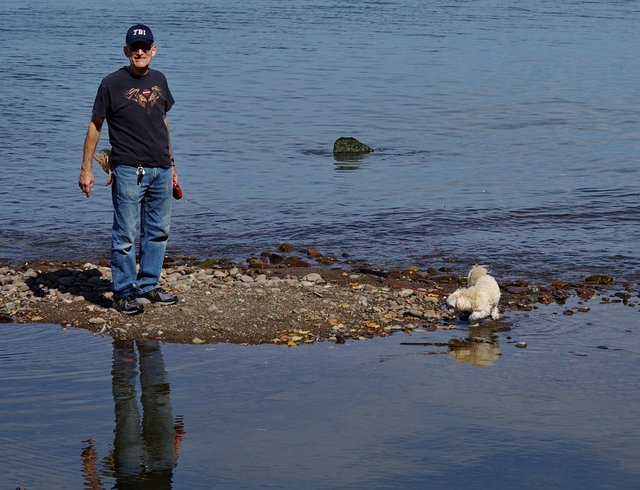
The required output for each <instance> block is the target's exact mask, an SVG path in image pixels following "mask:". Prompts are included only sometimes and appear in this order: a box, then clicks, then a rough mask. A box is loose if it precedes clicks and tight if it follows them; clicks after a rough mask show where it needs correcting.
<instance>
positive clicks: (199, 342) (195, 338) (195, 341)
mask: <svg viewBox="0 0 640 490" xmlns="http://www.w3.org/2000/svg"><path fill="white" fill-rule="evenodd" d="M191 343H192V344H204V340H202V339H199V338H198V337H194V339H193V340H192V341H191Z"/></svg>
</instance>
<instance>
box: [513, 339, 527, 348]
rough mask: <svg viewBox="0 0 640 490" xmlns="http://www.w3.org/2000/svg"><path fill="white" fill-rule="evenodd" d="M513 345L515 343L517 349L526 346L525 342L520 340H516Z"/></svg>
mask: <svg viewBox="0 0 640 490" xmlns="http://www.w3.org/2000/svg"><path fill="white" fill-rule="evenodd" d="M515 345H516V347H517V348H518V349H526V348H527V343H526V342H522V341H521V342H516V344H515Z"/></svg>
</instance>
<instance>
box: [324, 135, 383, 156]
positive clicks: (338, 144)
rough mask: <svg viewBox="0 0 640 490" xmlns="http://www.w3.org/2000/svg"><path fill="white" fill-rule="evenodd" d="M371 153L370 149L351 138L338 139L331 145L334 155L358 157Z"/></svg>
mask: <svg viewBox="0 0 640 490" xmlns="http://www.w3.org/2000/svg"><path fill="white" fill-rule="evenodd" d="M372 151H373V149H372V148H370V147H369V146H367V145H365V144H364V143H361V142H360V141H358V140H357V139H355V138H351V137H342V138H338V139H337V140H335V142H334V143H333V153H334V154H345V153H346V154H351V155H358V154H361V153H371V152H372Z"/></svg>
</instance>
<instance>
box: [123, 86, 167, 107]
mask: <svg viewBox="0 0 640 490" xmlns="http://www.w3.org/2000/svg"><path fill="white" fill-rule="evenodd" d="M124 96H125V97H126V98H127V99H128V100H132V101H134V102H137V103H138V105H139V106H140V107H142V108H144V109H147V110H149V109H151V108H152V107H153V106H154V105H156V104H157V103H158V101H159V100H160V97H161V96H162V90H160V87H158V86H157V85H154V86H153V87H151V88H150V89H148V88H145V89H142V90H140V89H139V88H130V89H129V90H125V92H124Z"/></svg>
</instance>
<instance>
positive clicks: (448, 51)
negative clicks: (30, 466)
mask: <svg viewBox="0 0 640 490" xmlns="http://www.w3.org/2000/svg"><path fill="white" fill-rule="evenodd" d="M154 5H155V8H154V9H153V12H145V15H144V19H143V20H144V21H145V22H147V23H149V24H150V25H151V26H152V27H153V28H154V30H155V33H156V38H157V41H158V44H159V54H158V56H157V58H156V59H155V61H154V66H156V67H157V68H158V69H160V70H162V71H164V72H165V73H166V74H167V76H168V78H169V80H170V83H171V86H172V88H173V92H174V95H175V98H176V100H177V104H176V106H175V108H174V110H172V111H171V112H172V113H171V126H172V130H173V135H174V140H175V149H176V154H177V159H178V165H179V170H180V173H181V176H182V184H183V188H184V191H185V198H184V200H183V201H181V202H178V203H176V206H175V210H174V222H173V234H172V238H171V240H170V253H172V254H183V255H195V256H198V257H208V256H212V257H227V258H232V259H238V260H244V259H245V258H247V257H248V256H250V255H252V254H257V253H260V252H262V251H264V250H273V249H274V248H275V247H276V246H277V245H278V244H279V243H281V242H282V241H289V242H293V243H295V244H297V245H301V246H303V245H305V246H308V245H314V246H317V247H319V248H320V249H321V250H322V251H323V252H325V253H334V254H340V253H341V252H342V251H347V252H349V253H351V254H352V255H353V256H355V257H356V258H362V259H364V260H368V261H370V262H373V263H375V264H381V265H383V266H387V267H392V266H395V265H400V264H407V263H413V262H415V263H418V264H422V265H432V264H433V263H434V262H435V263H438V262H443V261H453V262H462V263H463V264H464V265H463V266H462V268H463V269H466V267H467V266H468V265H469V264H471V263H475V262H488V263H490V264H491V265H492V266H493V268H494V269H495V270H500V271H504V274H508V273H512V274H519V273H526V272H532V273H534V274H539V273H542V272H549V273H554V274H556V275H558V274H563V275H574V274H575V275H582V274H583V273H584V272H598V271H602V270H606V271H611V272H614V273H615V274H617V275H619V274H629V273H630V271H637V270H638V266H639V265H640V261H639V259H638V257H639V256H640V255H639V254H638V253H637V250H638V249H637V243H638V240H639V239H640V231H639V230H640V226H639V225H640V222H639V220H640V212H639V211H640V204H639V202H640V201H639V196H640V191H639V189H640V170H639V165H638V157H637V155H638V153H639V149H640V143H639V142H640V138H639V136H640V133H639V131H638V123H639V122H640V112H639V111H638V109H637V103H636V102H637V99H638V95H639V94H638V88H637V83H636V80H637V79H638V78H639V77H640V68H639V65H638V63H637V62H636V60H637V59H638V55H639V54H640V53H639V52H638V49H640V48H638V43H637V42H636V33H637V21H636V20H637V18H638V15H639V14H640V11H639V10H638V6H637V5H636V4H635V3H634V2H620V1H606V2H588V3H585V2H573V1H568V2H561V3H560V4H558V2H551V1H547V0H533V1H529V2H524V3H523V2H516V3H515V4H514V3H513V2H506V1H501V0H497V1H493V2H448V1H434V2H423V1H418V0H410V1H403V2H399V1H395V0H391V1H351V2H336V1H332V0H320V1H316V2H310V1H306V0H294V1H290V2H286V3H283V2H277V1H273V0H252V1H250V2H245V3H243V5H242V6H236V5H234V4H230V3H229V2H221V1H213V2H198V1H183V2H177V1H175V0H160V1H159V2H156V3H155V4H154ZM120 7H122V8H120ZM0 14H1V15H2V18H3V26H2V27H1V28H0V43H1V44H2V45H3V46H5V48H6V49H3V50H2V53H0V61H2V65H3V66H4V71H3V77H2V80H0V84H1V90H2V93H3V98H2V100H0V111H2V113H3V114H4V117H3V119H2V121H0V149H1V151H2V155H3V172H2V175H1V176H0V179H2V180H1V182H2V186H1V188H0V198H1V199H2V203H3V206H2V210H1V211H0V213H1V216H2V221H3V227H2V230H1V231H0V258H2V257H4V258H6V259H9V260H13V261H15V260H30V259H45V260H60V259H70V258H79V259H85V258H87V259H89V258H96V257H105V256H108V248H109V243H108V241H109V228H110V219H111V217H110V198H109V192H108V189H106V188H98V189H97V191H96V192H95V195H94V196H93V197H92V198H91V199H89V200H87V199H85V198H84V196H83V195H82V194H81V193H80V192H79V190H78V189H77V186H76V180H77V173H78V168H79V162H80V158H81V150H82V139H83V137H84V132H85V128H86V125H87V123H88V119H89V116H90V111H91V105H92V103H93V98H94V95H95V91H96V88H97V85H98V83H99V80H100V79H101V78H102V77H103V76H104V75H106V74H107V73H109V72H111V71H113V70H114V69H116V68H118V67H119V66H120V65H121V64H123V63H124V61H126V60H125V59H124V57H122V55H121V51H120V50H121V48H120V45H121V44H122V37H123V29H124V28H125V26H126V25H129V24H130V23H132V22H134V21H137V20H139V19H138V17H139V16H133V17H132V15H131V13H130V12H129V8H125V4H124V3H122V2H119V1H116V2H111V3H110V4H109V9H106V8H104V7H103V6H102V3H101V2H98V1H97V0H88V1H86V0H85V1H82V2H80V1H79V0H66V1H64V2H57V3H56V4H55V5H52V4H51V3H50V2H45V1H34V2H29V5H28V6H25V4H24V2H18V1H17V0H7V1H5V2H3V3H2V6H0ZM134 17H135V19H134ZM78 26H83V27H82V29H79V28H78ZM98 32H99V34H98ZM25 60H28V62H26V61H25ZM345 135H352V136H355V137H358V138H360V139H361V140H363V141H365V142H366V143H368V144H369V145H371V146H373V147H374V148H375V149H376V152H375V153H373V154H370V155H368V156H366V157H365V158H363V159H362V160H360V161H356V162H348V164H346V165H345V163H344V162H339V161H336V160H334V158H333V156H332V154H331V147H332V143H333V141H334V140H335V139H336V138H337V137H339V136H345ZM106 145H107V143H106V135H105V136H104V137H103V142H102V143H101V145H100V146H101V147H102V146H106ZM97 170H99V169H97ZM98 179H99V180H101V179H102V175H98ZM43 198H44V199H43Z"/></svg>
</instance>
